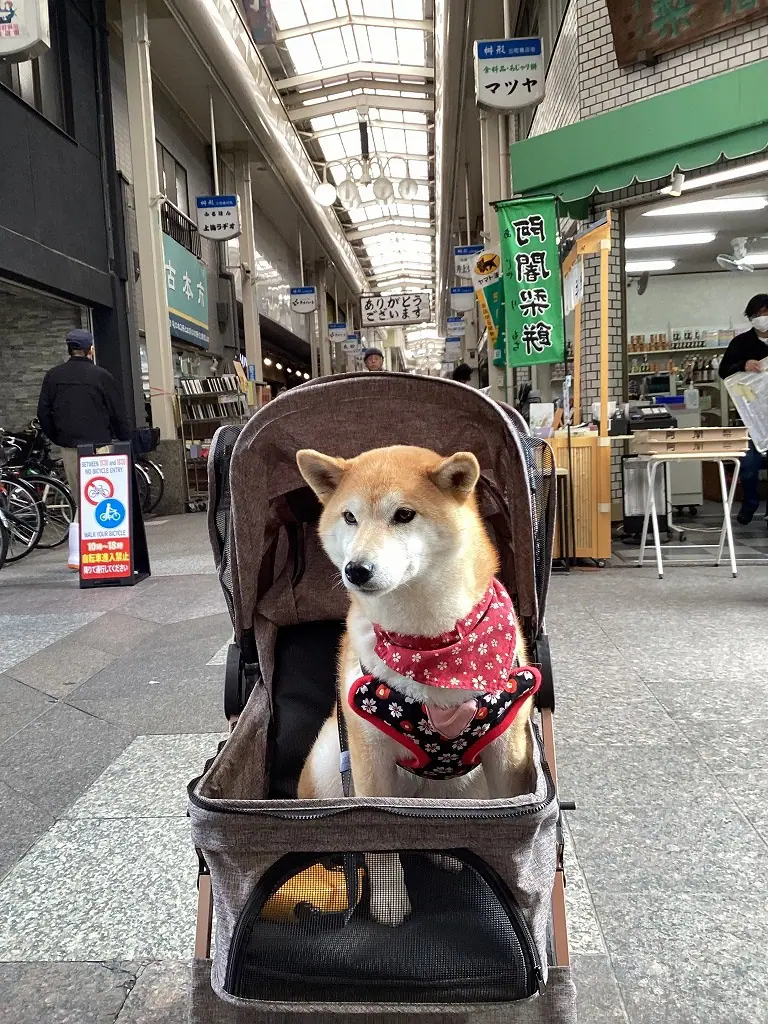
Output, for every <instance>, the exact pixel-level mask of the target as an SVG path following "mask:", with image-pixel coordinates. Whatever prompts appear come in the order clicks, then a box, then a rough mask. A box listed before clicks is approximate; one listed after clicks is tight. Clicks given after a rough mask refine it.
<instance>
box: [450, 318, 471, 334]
mask: <svg viewBox="0 0 768 1024" xmlns="http://www.w3.org/2000/svg"><path fill="white" fill-rule="evenodd" d="M447 323H448V330H449V331H450V332H451V337H453V338H463V337H464V335H465V334H466V333H467V322H466V320H465V319H464V317H463V316H449V317H448V321H447Z"/></svg>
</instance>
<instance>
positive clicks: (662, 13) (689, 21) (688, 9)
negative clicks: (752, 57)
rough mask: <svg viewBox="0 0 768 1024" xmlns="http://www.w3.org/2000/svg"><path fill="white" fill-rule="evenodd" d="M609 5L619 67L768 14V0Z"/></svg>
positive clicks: (614, 1)
mask: <svg viewBox="0 0 768 1024" xmlns="http://www.w3.org/2000/svg"><path fill="white" fill-rule="evenodd" d="M606 5H607V7H608V15H609V17H610V19H611V31H612V32H613V46H614V49H615V50H616V60H617V62H618V65H619V67H627V66H628V65H630V64H636V63H638V62H640V61H649V60H651V58H653V57H656V56H657V55H658V54H660V53H668V52H669V51H670V50H677V49H678V48H679V47H681V46H690V45H691V43H695V42H697V41H698V40H700V39H704V38H705V37H706V36H711V35H713V34H714V33H715V32H722V31H723V29H731V28H734V27H735V26H736V25H741V24H744V23H745V22H748V21H753V20H754V19H755V18H760V17H762V16H764V15H765V14H768V0H606ZM763 31H765V30H763ZM704 59H705V60H706V59H707V58H704ZM711 59H712V61H714V60H716V59H717V58H716V56H714V55H713V56H712V58H711Z"/></svg>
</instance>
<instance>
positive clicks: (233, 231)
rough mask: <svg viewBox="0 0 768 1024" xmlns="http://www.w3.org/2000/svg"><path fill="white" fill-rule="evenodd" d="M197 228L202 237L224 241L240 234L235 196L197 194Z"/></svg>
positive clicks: (237, 201)
mask: <svg viewBox="0 0 768 1024" xmlns="http://www.w3.org/2000/svg"><path fill="white" fill-rule="evenodd" d="M195 202H196V205H197V228H198V230H199V232H200V234H201V235H202V236H203V238H212V239H213V240H214V241H216V242H226V241H228V240H229V239H230V238H237V237H238V235H239V234H240V201H239V200H238V198H237V196H234V195H228V196H198V197H197V199H196V200H195Z"/></svg>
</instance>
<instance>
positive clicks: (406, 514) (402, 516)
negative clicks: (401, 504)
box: [392, 508, 416, 523]
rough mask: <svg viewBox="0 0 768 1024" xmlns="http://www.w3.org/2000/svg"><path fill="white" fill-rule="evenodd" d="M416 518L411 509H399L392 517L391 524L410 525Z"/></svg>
mask: <svg viewBox="0 0 768 1024" xmlns="http://www.w3.org/2000/svg"><path fill="white" fill-rule="evenodd" d="M415 518H416V513H415V512H414V511H413V509H412V508H399V509H398V510H397V512H395V514H394V515H393V516H392V522H393V523H412V522H413V520H414V519H415Z"/></svg>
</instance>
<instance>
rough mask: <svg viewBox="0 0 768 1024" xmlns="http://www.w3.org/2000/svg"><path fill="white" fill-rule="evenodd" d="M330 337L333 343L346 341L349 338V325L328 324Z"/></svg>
mask: <svg viewBox="0 0 768 1024" xmlns="http://www.w3.org/2000/svg"><path fill="white" fill-rule="evenodd" d="M328 337H329V339H330V341H331V344H333V345H336V344H338V343H339V342H341V343H343V342H345V341H346V340H347V325H346V324H328Z"/></svg>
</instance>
